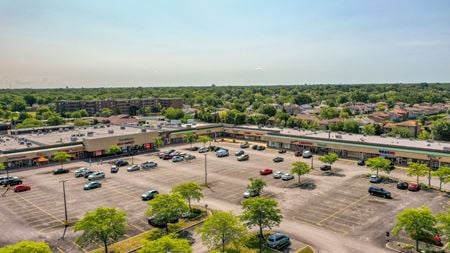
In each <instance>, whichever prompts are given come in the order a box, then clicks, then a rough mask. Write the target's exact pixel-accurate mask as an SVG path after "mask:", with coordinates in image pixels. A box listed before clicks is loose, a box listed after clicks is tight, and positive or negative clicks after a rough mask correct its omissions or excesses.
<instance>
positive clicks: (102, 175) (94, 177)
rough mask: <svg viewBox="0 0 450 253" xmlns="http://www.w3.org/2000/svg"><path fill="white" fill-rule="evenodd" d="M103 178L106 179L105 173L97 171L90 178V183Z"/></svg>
mask: <svg viewBox="0 0 450 253" xmlns="http://www.w3.org/2000/svg"><path fill="white" fill-rule="evenodd" d="M103 178H105V172H103V171H96V172H94V173H92V174H90V175H89V176H88V180H89V181H92V180H98V179H103Z"/></svg>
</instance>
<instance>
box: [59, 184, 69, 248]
mask: <svg viewBox="0 0 450 253" xmlns="http://www.w3.org/2000/svg"><path fill="white" fill-rule="evenodd" d="M66 181H67V180H61V181H59V182H60V183H62V185H63V196H64V216H65V220H64V232H63V235H62V236H61V238H60V239H61V240H64V236H65V235H66V231H67V227H68V226H69V221H68V220H67V202H66Z"/></svg>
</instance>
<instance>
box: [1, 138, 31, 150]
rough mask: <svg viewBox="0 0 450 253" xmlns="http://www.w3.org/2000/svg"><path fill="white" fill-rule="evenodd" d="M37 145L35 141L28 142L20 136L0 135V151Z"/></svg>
mask: <svg viewBox="0 0 450 253" xmlns="http://www.w3.org/2000/svg"><path fill="white" fill-rule="evenodd" d="M34 147H39V145H37V144H36V143H33V142H30V141H28V140H26V139H23V138H21V137H20V136H10V135H1V136H0V151H5V150H14V149H25V148H34Z"/></svg>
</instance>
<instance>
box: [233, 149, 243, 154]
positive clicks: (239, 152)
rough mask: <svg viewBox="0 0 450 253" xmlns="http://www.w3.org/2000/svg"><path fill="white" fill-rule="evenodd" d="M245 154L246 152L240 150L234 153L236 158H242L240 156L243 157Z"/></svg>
mask: <svg viewBox="0 0 450 253" xmlns="http://www.w3.org/2000/svg"><path fill="white" fill-rule="evenodd" d="M244 153H245V152H244V150H242V149H241V150H238V151H236V153H234V155H235V156H240V155H243V154H244Z"/></svg>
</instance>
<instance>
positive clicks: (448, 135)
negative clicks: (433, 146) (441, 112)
mask: <svg viewBox="0 0 450 253" xmlns="http://www.w3.org/2000/svg"><path fill="white" fill-rule="evenodd" d="M431 132H432V134H433V136H434V138H435V139H436V140H442V141H450V120H444V119H440V120H436V121H434V122H433V124H432V125H431Z"/></svg>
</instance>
